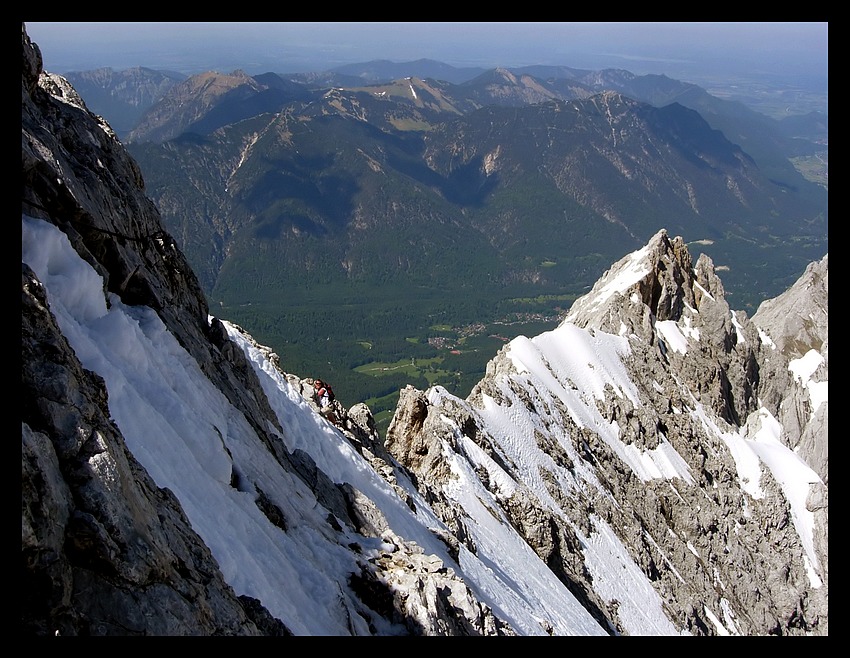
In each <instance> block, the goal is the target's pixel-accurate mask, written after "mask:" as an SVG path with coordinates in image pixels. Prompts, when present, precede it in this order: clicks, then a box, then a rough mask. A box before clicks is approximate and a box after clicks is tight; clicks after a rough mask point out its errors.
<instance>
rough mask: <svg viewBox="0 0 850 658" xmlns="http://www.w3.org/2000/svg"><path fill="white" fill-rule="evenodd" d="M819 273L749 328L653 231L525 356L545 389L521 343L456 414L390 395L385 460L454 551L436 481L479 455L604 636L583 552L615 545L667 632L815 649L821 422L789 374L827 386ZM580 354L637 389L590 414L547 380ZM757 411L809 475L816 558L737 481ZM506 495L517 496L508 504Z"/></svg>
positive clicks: (610, 391)
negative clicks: (611, 354)
mask: <svg viewBox="0 0 850 658" xmlns="http://www.w3.org/2000/svg"><path fill="white" fill-rule="evenodd" d="M826 268H827V260H826V258H825V259H824V260H823V262H821V263H819V264H813V265H812V267H811V268H810V269H809V270H808V271H807V272H806V274H805V275H804V277H803V278H801V280H800V281H799V282H798V283H797V284H796V285H795V286H794V287H793V288H792V289H791V290H789V292H788V293H787V294H786V295H784V296H783V297H781V298H778V299H777V300H774V301H772V302H771V303H769V304H765V305H764V306H763V307H762V308H761V309H760V310H759V312H758V313H757V314H756V318H754V320H752V321H751V320H749V319H748V318H747V317H746V315H744V314H740V313H738V314H736V313H732V312H731V311H730V309H729V306H728V304H727V303H726V301H725V300H724V292H723V287H722V285H721V282H720V280H719V279H718V277H717V276H716V274H715V272H714V268H713V265H712V263H711V261H710V260H709V259H708V258H707V257H705V256H703V257H701V258H700V259H699V261H698V262H697V263H696V265H695V266H694V265H693V264H692V262H691V259H690V256H689V254H688V252H687V249H686V247H685V245H684V244H683V243H682V241H681V239H679V238H674V239H670V238H669V237H668V236H667V234H666V232H664V231H660V232H659V233H658V234H657V235H656V236H655V237H654V238H653V240H651V241H650V243H649V244H648V245H647V246H646V247H645V248H644V249H642V250H639V251H638V252H635V253H634V254H631V255H629V256H627V257H626V258H624V259H623V260H622V261H620V262H618V263H616V264H615V265H614V266H612V268H611V269H610V270H609V271H608V272H607V273H606V275H605V276H604V277H603V278H602V279H600V281H599V282H598V283H597V284H596V286H594V288H593V290H592V291H591V292H590V293H589V294H588V295H587V296H586V297H584V298H582V299H579V300H577V301H576V303H575V304H574V305H573V307H572V309H571V311H570V313H569V314H568V316H567V317H566V319H565V321H564V324H563V325H562V326H561V327H560V328H559V329H558V330H557V331H556V332H552V334H551V336H549V337H547V336H546V335H544V336H541V337H538V338H536V339H534V340H535V341H538V343H537V346H538V349H540V352H541V357H540V358H541V360H543V359H547V360H548V361H549V362H550V363H551V364H552V365H551V366H550V363H545V364H544V366H543V368H544V369H547V367H548V370H547V375H548V377H547V378H545V379H540V378H539V377H537V376H535V374H534V371H533V370H528V369H526V368H524V367H523V366H522V365H518V363H519V364H521V363H525V362H526V361H524V360H523V358H525V357H519V356H516V355H517V354H519V353H520V352H521V350H522V352H523V354H525V353H526V351H527V347H528V346H527V343H526V341H524V340H521V339H517V340H515V341H513V342H512V343H511V344H509V345H508V346H506V347H505V348H504V349H503V350H502V351H501V352H500V354H499V356H497V357H496V358H495V359H494V360H493V361H492V362H491V363H490V365H489V367H488V372H487V376H486V377H485V379H484V380H482V381H481V382H480V383H479V385H478V386H477V387H476V388H475V389H474V390H473V392H472V394H471V395H470V397H469V398H468V399H467V400H458V399H456V398H453V397H452V396H449V395H447V394H445V392H443V391H439V390H437V389H435V390H431V391H428V392H425V393H423V392H419V391H416V390H414V389H408V390H406V391H404V392H403V394H402V397H401V401H400V404H399V410H398V411H397V412H396V415H395V418H394V420H393V423H392V425H391V426H390V428H389V430H388V434H387V447H388V449H389V450H390V452H391V453H392V454H393V455H394V456H395V457H396V458H397V459H398V460H399V462H401V463H402V464H404V465H405V466H407V467H408V468H410V469H411V470H412V471H413V472H414V473H415V475H416V477H417V481H418V483H419V487H420V489H421V490H422V491H423V492H427V495H428V496H429V498H430V499H431V500H432V501H434V502H433V503H432V504H433V506H434V508H435V509H439V510H441V511H442V512H443V514H444V520H445V521H446V523H447V524H449V525H450V526H451V527H454V528H458V529H459V532H458V536H463V535H462V528H463V521H464V519H463V513H462V512H460V513H458V505H457V501H456V500H455V498H454V496H455V494H454V492H453V487H452V483H451V478H450V477H448V476H447V472H448V471H449V470H450V469H449V464H450V463H451V461H452V460H455V459H459V460H469V448H464V447H463V446H464V445H466V444H467V442H471V443H473V444H474V445H476V446H477V447H478V448H479V449H480V450H483V451H484V452H485V453H486V454H487V455H488V456H489V457H490V458H491V459H492V467H491V468H490V470H489V471H488V472H486V473H482V474H481V481H482V483H484V484H485V485H486V486H487V487H488V490H489V492H490V494H492V498H491V499H490V502H491V504H492V505H494V506H498V508H500V509H501V510H502V511H503V513H504V514H505V515H506V516H507V517H509V518H510V519H511V523H512V524H513V525H514V527H516V528H517V530H518V531H519V532H520V533H521V534H522V535H523V536H524V537H525V539H526V541H527V542H528V543H529V545H531V546H532V547H533V548H534V549H535V551H536V552H537V553H538V555H539V556H540V557H541V559H543V560H544V561H546V563H547V564H549V565H550V568H552V570H553V571H554V572H555V573H557V574H558V575H559V577H560V578H561V579H562V580H563V581H564V583H565V584H567V586H568V587H569V588H570V590H571V591H572V592H573V593H574V594H576V595H577V596H579V597H580V598H582V599H583V600H585V601H586V602H587V603H586V605H587V607H588V609H589V610H592V611H594V614H595V615H596V616H597V618H598V619H599V620H600V623H602V624H603V625H606V624H607V625H608V626H609V627H611V628H614V629H617V630H621V623H620V621H619V620H618V610H617V607H616V605H613V604H612V603H611V601H610V600H607V601H606V600H605V598H604V597H602V596H600V588H599V585H598V578H597V579H594V577H593V576H592V575H591V573H590V569H589V565H590V564H592V562H593V556H592V549H591V545H592V543H593V540H592V538H593V536H594V535H595V534H598V533H605V532H615V533H616V534H617V535H618V536H619V537H620V539H621V541H622V543H623V545H625V546H626V547H627V548H628V552H629V554H630V555H631V557H632V558H633V559H634V560H635V561H636V562H637V563H638V564H640V565H641V568H642V570H643V571H644V573H645V574H646V575H647V576H648V578H649V580H650V581H651V582H652V585H653V587H654V588H655V589H656V590H657V591H658V593H659V594H660V595H661V598H662V600H663V601H664V607H665V610H666V612H667V614H668V615H669V617H670V619H673V620H675V623H676V624H677V625H678V626H679V627H680V628H684V629H687V630H688V631H689V632H693V633H696V634H702V633H712V632H713V631H712V630H711V628H712V623H711V622H710V621H709V620H710V617H711V615H712V614H714V615H717V616H718V617H720V616H721V615H722V614H726V615H727V617H726V619H727V621H728V622H729V623H730V624H732V625H733V627H734V628H735V629H736V630H737V632H739V633H742V634H746V635H750V634H754V635H758V634H780V635H785V634H828V541H827V524H828V488H827V477H826V474H827V460H826V454H827V452H826V451H827V440H828V435H827V432H826V417H827V408H826V404H825V403H824V404H821V405H819V406H818V405H817V403H816V402H815V401H814V396H813V395H810V393H809V391H808V390H807V389H806V385H805V384H804V383H802V381H801V378H800V377H796V378H795V377H794V376H793V374H792V373H793V372H794V366H793V363H792V361H793V360H794V359H800V358H801V357H803V355H804V354H807V353H809V357H810V358H811V359H813V360H815V361H816V363H817V364H819V365H817V371H816V376H815V378H814V379H815V380H816V381H820V382H823V383H824V385H825V382H826V381H827V370H826V369H827V358H826V345H827V344H828V341H827V323H826V321H825V320H826V315H827V312H826V309H827V303H826V299H827V290H826V283H827V273H826ZM791 318H802V319H801V320H793V319H791ZM757 321H758V322H760V323H761V324H758V325H757V324H756V322H757ZM578 328H580V329H581V331H580V332H579V331H577V329H578ZM560 334H563V337H560V338H559V336H560ZM606 336H607V338H605V337H606ZM591 337H595V339H597V340H602V339H606V340H608V339H613V338H614V337H619V338H620V339H622V340H623V341H624V345H623V347H622V348H621V349H622V354H623V357H622V364H623V366H624V367H625V368H626V370H627V371H628V380H630V381H631V382H634V389H632V390H630V391H628V390H627V391H624V390H617V388H615V387H614V386H611V385H610V384H609V385H607V386H606V387H605V390H604V392H602V393H601V394H599V395H597V396H595V397H594V396H592V395H590V394H588V392H587V391H581V390H578V388H579V387H578V384H576V380H573V379H571V378H570V377H568V376H564V375H563V374H559V373H561V371H560V370H559V369H558V368H557V367H556V366H555V365H554V362H555V361H557V362H559V363H560V361H561V360H562V359H563V360H566V359H567V358H568V357H569V356H570V352H579V351H581V350H582V349H584V347H585V345H584V344H583V343H582V341H592V340H594V338H591ZM558 340H560V344H556V343H557V341H558ZM544 341H545V344H546V346H547V347H546V349H545V351H544V348H543V347H542V345H543V343H544ZM683 345H686V348H683V347H682V346H683ZM810 351H811V352H810ZM810 385H811V384H810ZM764 408H768V409H769V410H770V412H771V413H773V414H774V415H776V416H777V417H778V418H781V419H783V421H782V427H783V432H782V441H784V442H785V444H786V445H787V446H788V448H791V449H795V448H798V446H799V447H800V450H799V454H800V456H801V457H803V458H804V459H806V460H807V461H808V463H809V466H810V467H811V469H812V470H813V471H816V472H817V473H818V474H819V475H820V481H818V478H817V477H816V476H813V477H812V479H813V482H812V484H811V485H810V494H809V497H808V501H807V507H808V510H809V511H810V512H813V519H814V523H815V531H814V540H813V541H814V545H815V548H814V551H813V552H807V549H806V546H805V543H806V542H805V541H802V540H801V537H800V536H799V535H797V534H796V533H795V532H793V531H789V530H790V529H791V527H792V525H793V524H792V512H791V510H790V509H789V502H788V499H787V498H786V495H785V494H784V493H783V490H782V482H781V474H773V473H771V472H770V471H769V470H768V469H767V468H765V467H762V473H761V477H760V486H761V487H762V489H763V491H762V492H758V493H755V494H754V492H753V490H752V489H750V488H748V483H747V482H745V481H742V480H743V479H742V478H741V477H738V476H736V473H737V472H738V471H737V467H736V462H735V458H734V456H733V450H732V446H733V443H732V442H731V441H730V437H736V436H737V437H741V438H743V439H753V438H754V437H755V436H756V434H757V433H758V432H759V430H760V429H761V428H762V422H764V420H765V413H764ZM505 417H509V418H511V424H512V425H514V426H517V427H523V428H527V429H525V430H524V432H525V433H526V434H530V433H533V436H534V441H535V442H536V445H537V448H538V449H539V451H540V453H541V454H544V455H545V459H544V460H541V461H542V463H544V464H545V466H541V467H540V470H539V472H538V473H536V474H534V477H539V478H542V479H543V481H544V482H546V490H547V491H546V493H545V494H543V495H542V496H541V495H540V494H535V493H534V492H533V491H532V490H530V489H529V488H528V487H526V486H524V484H523V483H525V482H529V475H528V473H526V472H525V471H524V464H525V462H527V461H528V457H529V455H528V454H526V453H524V454H523V457H524V460H523V462H520V461H518V459H517V453H516V447H515V445H514V444H515V442H516V433H514V432H513V431H511V432H510V433H509V432H508V431H507V430H504V429H503V428H501V427H500V426H498V425H495V426H494V422H493V419H494V418H505ZM594 417H595V418H596V420H595V421H591V420H588V419H592V418H594ZM594 423H595V425H594ZM520 433H522V432H520ZM670 448H672V452H670V453H668V454H669V455H670V456H671V457H672V458H673V459H682V460H683V461H684V464H685V465H686V468H685V469H684V470H685V472H686V473H687V477H684V478H681V477H665V476H664V475H663V472H664V460H660V461H657V464H658V469H657V470H653V468H652V467H651V462H652V460H655V459H656V457H657V456H658V455H659V454H660V453H661V452H663V451H667V450H668V449H670ZM630 451H634V452H631V454H632V455H635V454H640V455H642V456H643V457H642V458H641V459H631V458H630V456H629V455H630ZM648 463H649V464H650V468H648V469H647V468H646V465H647V464H648ZM668 463H669V462H668ZM680 472H681V471H680ZM505 478H508V479H509V480H510V481H512V482H513V483H515V485H516V486H515V488H514V489H513V491H512V493H511V494H510V495H509V496H507V495H505V493H504V481H505ZM752 484H755V483H749V485H752ZM810 570H814V571H815V572H816V574H817V575H816V576H814V577H812V576H810ZM721 611H724V613H721Z"/></svg>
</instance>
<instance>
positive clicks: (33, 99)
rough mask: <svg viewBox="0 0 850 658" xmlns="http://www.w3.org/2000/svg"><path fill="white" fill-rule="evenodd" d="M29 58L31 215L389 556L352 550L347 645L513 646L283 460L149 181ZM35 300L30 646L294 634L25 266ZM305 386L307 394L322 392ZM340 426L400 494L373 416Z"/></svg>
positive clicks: (243, 367)
mask: <svg viewBox="0 0 850 658" xmlns="http://www.w3.org/2000/svg"><path fill="white" fill-rule="evenodd" d="M22 49H23V58H22V61H23V65H22V80H21V153H22V170H23V186H22V215H25V216H27V217H33V218H38V219H41V220H44V221H46V222H49V223H51V224H53V225H55V226H56V227H58V228H59V229H60V230H61V231H62V232H63V233H64V234H65V235H66V236H67V237H68V239H69V241H70V243H71V245H72V246H73V248H74V249H75V250H76V252H77V253H78V254H79V256H80V257H81V258H83V259H84V260H86V261H87V262H88V263H89V264H90V265H91V266H92V267H93V268H94V269H95V271H96V272H97V273H98V274H99V275H100V276H102V278H103V281H104V288H105V289H104V296H105V298H107V299H108V297H107V293H110V294H114V295H115V296H117V298H118V299H119V300H121V301H122V302H123V303H125V304H128V305H135V306H147V307H150V308H151V309H153V310H155V311H156V313H157V315H158V316H159V318H160V320H161V321H162V322H163V324H164V326H165V327H166V328H167V331H169V332H171V333H172V334H173V335H174V336H175V337H176V338H177V340H178V341H179V343H180V345H181V346H182V347H183V348H184V349H185V350H186V351H187V352H188V353H189V354H190V355H191V357H192V358H193V359H194V360H195V361H196V362H197V364H198V366H199V367H200V369H201V371H202V372H203V373H204V374H205V375H206V376H207V377H208V378H209V380H210V381H211V382H212V383H213V384H214V386H215V387H216V388H217V389H218V390H220V391H221V392H222V393H223V394H224V396H225V398H226V399H227V400H228V402H229V403H230V404H231V405H233V407H234V409H236V410H238V413H240V414H241V415H242V416H244V418H245V419H246V420H247V422H248V423H249V424H250V425H251V427H252V429H253V431H254V433H255V434H256V439H257V440H258V441H259V442H260V443H261V444H262V445H264V449H265V450H266V451H267V452H268V459H269V460H270V461H272V462H277V464H278V466H279V468H280V470H281V471H285V472H286V473H288V474H290V475H291V476H292V477H294V478H295V479H297V480H298V481H299V482H301V483H302V485H303V486H304V487H305V489H304V491H305V492H309V493H308V494H307V495H309V496H312V497H313V503H314V505H315V506H317V507H318V506H324V507H325V508H326V509H327V510H328V517H327V518H328V520H327V521H326V523H327V524H328V529H327V531H326V532H327V534H328V535H329V536H336V535H337V534H339V533H340V531H341V530H342V528H341V527H340V525H339V524H340V523H342V524H343V525H345V526H346V528H347V531H348V532H349V533H354V534H355V536H359V537H360V538H366V537H378V536H380V537H382V538H383V541H384V542H385V544H384V545H385V546H386V547H387V548H388V549H389V547H392V550H387V551H385V554H383V555H382V556H380V557H379V558H377V559H374V560H368V559H366V558H364V557H361V556H360V555H359V553H358V547H357V544H356V543H355V542H351V544H352V546H350V547H349V546H348V545H346V547H345V549H344V550H347V551H350V552H351V553H352V555H353V556H354V560H355V561H356V563H357V564H358V568H357V571H356V572H352V573H351V574H349V577H348V578H347V579H346V580H345V581H344V582H340V583H339V584H338V585H335V586H336V587H338V588H339V591H338V598H339V599H340V605H342V606H344V607H345V608H346V609H347V611H348V612H347V614H348V618H349V620H350V621H349V632H350V633H351V634H353V635H354V634H367V635H368V634H372V633H375V634H377V633H378V631H377V630H376V628H380V629H381V630H382V631H383V632H387V629H391V632H392V633H393V634H438V635H512V634H514V632H513V630H512V629H511V628H510V627H509V626H508V625H507V624H505V623H504V622H503V621H502V620H500V619H498V618H496V617H495V616H494V615H493V614H492V612H491V611H490V610H489V609H487V607H486V606H484V605H482V604H481V602H480V601H479V600H478V599H477V598H476V596H475V595H474V594H473V592H472V591H471V590H470V589H469V588H468V587H467V586H466V584H465V583H464V582H463V580H462V578H460V577H458V576H457V575H455V574H454V573H453V572H452V571H451V570H449V569H446V568H445V566H444V565H443V563H442V561H441V560H440V559H439V558H437V557H435V556H433V555H429V554H426V553H425V551H424V550H423V549H422V547H420V546H418V545H416V543H415V542H411V541H408V540H407V539H406V538H403V537H399V536H398V535H396V534H395V533H394V532H393V531H392V529H391V528H389V527H388V526H387V523H386V519H384V517H383V515H382V514H381V511H380V510H379V509H377V508H376V507H375V505H374V503H373V502H372V501H370V500H369V499H368V498H366V497H365V496H363V495H362V494H361V493H360V492H358V491H357V490H356V489H355V488H353V487H352V486H351V485H348V484H338V483H335V482H333V481H332V480H331V479H330V478H329V477H328V476H327V475H325V474H324V473H322V472H321V471H320V470H319V469H317V467H316V464H315V463H314V462H313V460H312V459H311V458H310V457H309V456H308V455H306V454H305V453H303V452H297V451H289V450H287V449H286V447H285V446H284V444H283V442H282V441H281V438H280V434H281V432H282V428H281V427H280V422H279V420H278V418H277V417H276V416H275V414H274V412H273V411H272V410H271V408H270V406H269V403H268V399H267V397H266V395H265V393H264V392H263V389H262V386H261V385H260V383H259V381H258V379H257V376H256V374H255V372H254V370H252V368H251V366H250V365H249V364H248V361H247V359H246V357H245V353H244V352H243V351H242V350H240V349H239V348H238V347H237V346H236V345H235V344H234V342H233V341H232V340H231V339H230V338H229V337H228V333H227V331H226V330H225V328H224V326H223V324H222V323H221V322H220V321H218V320H216V319H214V318H212V319H211V318H210V317H209V316H208V309H207V305H206V302H205V299H204V295H203V294H202V291H201V289H200V287H199V285H198V282H197V279H196V277H195V275H194V274H193V272H192V270H191V268H190V267H189V264H188V262H187V261H186V259H185V257H184V256H183V254H182V253H181V252H180V250H179V249H178V248H177V247H176V245H175V244H174V241H173V240H172V239H171V237H170V236H169V235H168V233H167V232H165V231H164V230H163V228H162V224H161V222H160V216H159V213H158V211H157V210H156V208H155V207H154V205H153V203H152V202H151V201H150V200H149V199H148V198H147V197H146V196H145V193H144V183H143V180H142V177H141V173H140V171H139V169H138V166H137V165H136V163H135V162H134V161H133V160H132V158H130V157H129V155H128V154H127V152H126V151H125V149H124V148H123V146H122V145H121V144H120V142H119V141H118V140H117V139H116V138H115V134H114V132H113V131H112V130H111V129H110V127H109V126H108V125H107V124H106V123H105V122H104V121H103V120H102V119H101V118H100V117H97V116H95V115H93V114H92V113H91V112H89V111H88V110H87V108H86V106H85V103H84V102H83V100H82V99H81V98H80V97H79V95H78V94H77V93H76V92H75V91H74V90H73V88H72V87H71V86H70V85H69V84H68V83H67V81H66V80H64V79H63V78H61V77H60V76H54V75H50V74H47V73H45V72H44V71H43V70H42V62H41V56H40V52H39V50H38V47H37V46H36V45H35V44H33V43H32V42H31V41H30V39H29V37H28V36H27V33H26V29H25V28H24V29H23V30H22ZM21 299H22V304H21V327H22V330H21V354H22V369H21V384H22V394H23V395H22V397H23V401H24V404H23V405H22V413H21V489H22V492H21V553H22V561H23V592H24V597H23V598H24V601H23V605H22V612H21V632H22V633H23V634H25V635H290V634H292V632H291V631H290V629H289V628H288V627H287V625H286V624H285V623H283V622H282V621H281V620H280V619H278V618H275V617H274V616H272V615H271V614H270V613H269V611H268V609H267V608H266V607H265V606H264V604H263V602H262V601H259V600H256V599H254V598H252V597H248V596H245V595H239V596H237V594H236V593H235V592H234V589H233V588H232V587H231V585H230V584H228V582H227V581H226V580H225V578H224V576H223V575H222V572H221V570H220V568H219V564H218V562H217V561H216V559H215V557H214V556H213V555H212V553H211V551H210V549H209V548H208V547H207V546H206V545H205V543H204V541H203V540H202V539H201V537H200V536H199V535H198V534H197V532H196V531H195V530H193V527H192V523H191V520H190V519H188V518H187V516H186V514H185V512H184V510H183V509H182V508H181V505H180V502H179V501H178V500H177V498H176V497H175V496H174V494H172V493H171V492H170V491H169V490H168V489H163V488H159V487H157V486H156V484H155V483H154V481H153V480H152V478H151V477H150V475H149V474H148V472H147V471H146V470H145V469H144V468H143V467H142V466H141V465H140V464H139V462H138V461H137V460H136V459H135V458H134V456H133V455H132V454H131V452H130V451H129V450H128V448H127V445H126V443H125V438H124V437H123V436H122V433H121V430H120V429H119V428H118V426H117V425H116V423H115V422H114V421H113V420H112V418H111V416H110V410H109V406H108V391H107V387H106V385H105V383H104V381H103V380H102V379H101V378H100V377H99V376H98V375H96V374H95V373H93V372H91V371H89V370H86V369H85V368H84V367H83V366H82V364H81V363H80V361H79V359H78V357H77V355H76V354H75V352H74V350H73V349H72V348H71V346H70V345H69V344H68V341H67V340H66V338H65V337H64V336H63V334H62V331H61V329H60V328H59V325H58V324H57V322H56V320H55V318H54V317H53V314H52V313H51V310H50V305H49V302H48V299H47V296H46V295H45V290H44V286H43V285H42V284H41V282H40V281H39V280H38V277H37V276H36V274H35V273H34V272H33V270H32V269H31V268H30V267H28V266H27V264H26V263H24V262H22V264H21ZM292 380H293V382H296V381H297V382H298V385H299V386H302V387H303V388H304V390H305V391H306V390H308V388H309V386H308V384H309V383H308V384H306V385H305V384H304V383H303V382H301V380H300V379H298V378H297V377H292ZM341 411H342V413H341V414H340V415H341V416H342V417H343V418H344V419H345V422H346V423H347V425H348V427H349V430H347V431H348V436H349V437H350V440H351V441H352V442H353V443H354V444H356V445H357V447H358V449H359V450H360V451H361V452H362V453H363V454H364V455H365V456H366V458H367V459H369V460H371V463H373V464H374V466H375V468H376V469H381V472H382V473H383V474H384V476H385V477H386V478H387V479H388V480H389V481H390V482H391V483H392V482H393V481H394V479H395V475H394V470H395V469H396V468H397V465H395V464H393V463H391V460H390V458H389V456H388V455H387V453H386V451H385V450H383V446H382V445H381V444H380V442H379V440H378V438H377V432H376V431H375V429H374V420H373V419H372V417H371V413H370V412H369V411H368V408H366V407H365V405H358V406H356V407H354V408H352V409H351V410H350V411H349V412H345V410H341ZM236 468H237V467H236V465H234V475H233V486H237V485H236V482H237V481H238V480H239V477H237V475H236V473H235V471H236ZM241 477H242V479H244V477H245V476H244V475H242V476H241ZM240 484H241V486H247V487H248V488H252V489H254V490H255V491H257V492H258V493H257V496H256V501H255V502H256V505H257V508H258V509H260V510H261V511H262V513H263V515H265V516H266V517H267V518H268V520H269V523H270V524H271V525H275V526H281V525H284V523H283V520H282V514H281V511H280V509H279V507H278V505H277V504H275V502H274V501H271V500H269V498H268V497H267V496H265V495H264V494H263V492H262V491H261V490H260V488H259V487H255V484H254V483H245V482H240ZM299 486H301V485H299ZM300 495H305V494H304V492H302V493H301V494H300ZM339 541H342V539H340V540H339ZM346 541H349V542H350V538H348V539H347V540H346ZM343 589H344V590H345V592H346V594H345V595H343V594H342V591H343Z"/></svg>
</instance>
